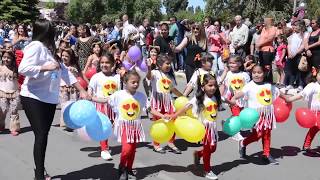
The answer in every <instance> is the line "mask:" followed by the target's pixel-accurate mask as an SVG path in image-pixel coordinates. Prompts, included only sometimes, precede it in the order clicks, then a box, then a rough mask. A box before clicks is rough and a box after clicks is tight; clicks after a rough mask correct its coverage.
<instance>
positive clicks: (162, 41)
mask: <svg viewBox="0 0 320 180" xmlns="http://www.w3.org/2000/svg"><path fill="white" fill-rule="evenodd" d="M160 30H161V35H160V36H157V38H156V39H155V41H154V45H155V46H159V47H160V53H163V54H169V55H172V54H173V52H172V50H171V48H170V44H172V43H173V38H172V37H171V36H169V25H168V24H167V23H163V24H161V26H160Z"/></svg>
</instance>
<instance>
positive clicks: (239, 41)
mask: <svg viewBox="0 0 320 180" xmlns="http://www.w3.org/2000/svg"><path fill="white" fill-rule="evenodd" d="M248 36H249V28H248V26H246V25H245V24H242V25H241V27H239V28H238V27H237V26H235V27H234V28H233V30H232V32H231V33H230V39H231V44H232V45H234V46H235V45H238V46H243V45H245V44H246V43H247V40H248Z"/></svg>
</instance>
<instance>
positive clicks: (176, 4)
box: [163, 0, 189, 15]
mask: <svg viewBox="0 0 320 180" xmlns="http://www.w3.org/2000/svg"><path fill="white" fill-rule="evenodd" d="M188 4H189V2H188V0H163V6H164V7H165V8H166V12H167V14H168V15H172V14H174V13H175V12H178V11H180V10H182V11H184V10H186V9H187V7H188Z"/></svg>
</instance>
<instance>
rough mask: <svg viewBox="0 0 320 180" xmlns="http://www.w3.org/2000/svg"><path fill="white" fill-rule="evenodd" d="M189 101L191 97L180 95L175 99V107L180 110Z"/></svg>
mask: <svg viewBox="0 0 320 180" xmlns="http://www.w3.org/2000/svg"><path fill="white" fill-rule="evenodd" d="M188 102H189V99H188V98H186V97H184V96H180V97H178V98H177V99H176V100H175V101H174V104H173V105H174V108H175V109H176V111H179V110H180V109H182V108H183V107H184V106H185V105H186V104H187V103H188Z"/></svg>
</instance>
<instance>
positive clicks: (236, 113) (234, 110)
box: [230, 105, 243, 116]
mask: <svg viewBox="0 0 320 180" xmlns="http://www.w3.org/2000/svg"><path fill="white" fill-rule="evenodd" d="M242 109H243V108H241V107H239V106H237V105H234V106H230V110H231V113H232V116H239V114H240V111H241V110H242Z"/></svg>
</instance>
